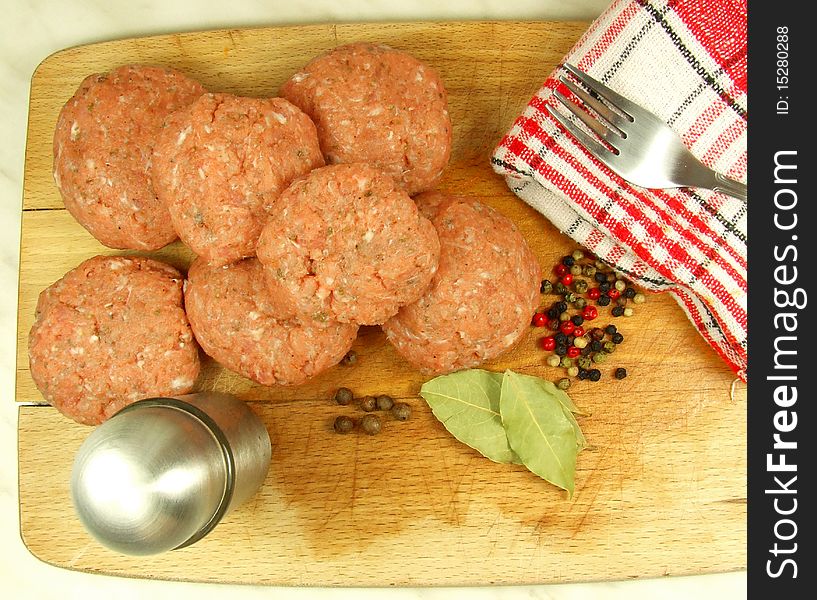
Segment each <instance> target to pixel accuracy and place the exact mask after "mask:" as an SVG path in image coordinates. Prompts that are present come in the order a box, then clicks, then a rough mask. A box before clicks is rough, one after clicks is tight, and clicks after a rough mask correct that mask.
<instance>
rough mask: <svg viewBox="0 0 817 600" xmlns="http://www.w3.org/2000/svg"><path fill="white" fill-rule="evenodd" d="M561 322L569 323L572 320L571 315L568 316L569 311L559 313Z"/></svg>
mask: <svg viewBox="0 0 817 600" xmlns="http://www.w3.org/2000/svg"><path fill="white" fill-rule="evenodd" d="M559 320H560V321H569V320H570V315H569V314H567V311H565V312H563V313H559Z"/></svg>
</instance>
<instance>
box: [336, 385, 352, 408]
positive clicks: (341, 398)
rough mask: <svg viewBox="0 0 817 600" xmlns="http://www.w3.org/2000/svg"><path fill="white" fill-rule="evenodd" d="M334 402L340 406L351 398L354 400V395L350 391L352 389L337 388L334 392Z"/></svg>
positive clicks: (344, 404) (347, 402)
mask: <svg viewBox="0 0 817 600" xmlns="http://www.w3.org/2000/svg"><path fill="white" fill-rule="evenodd" d="M334 398H335V402H337V403H338V404H340V405H341V406H346V405H347V404H349V403H350V402H351V401H352V400H354V398H355V395H354V394H353V393H352V390H350V389H349V388H345V387H342V388H338V391H336V392H335V396H334Z"/></svg>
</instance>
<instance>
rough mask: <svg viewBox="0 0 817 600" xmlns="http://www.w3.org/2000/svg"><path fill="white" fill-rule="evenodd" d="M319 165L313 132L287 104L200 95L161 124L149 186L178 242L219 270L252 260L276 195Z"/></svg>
mask: <svg viewBox="0 0 817 600" xmlns="http://www.w3.org/2000/svg"><path fill="white" fill-rule="evenodd" d="M322 165H323V157H322V156H321V152H320V147H319V145H318V136H317V132H316V131H315V125H314V124H313V123H312V121H311V120H310V119H309V117H307V116H306V115H305V114H304V113H302V112H301V111H300V110H298V109H297V108H296V107H295V106H293V105H292V104H290V103H289V102H287V101H286V100H284V99H282V98H244V97H240V96H231V95H229V94H205V95H204V96H201V97H200V98H199V99H198V100H197V101H196V102H194V103H193V104H191V105H190V106H189V107H188V108H187V109H185V110H182V111H179V112H177V113H175V114H173V115H171V117H170V118H168V119H167V122H166V126H165V127H164V129H163V130H162V133H161V134H160V137H159V139H158V141H157V142H156V150H155V152H154V163H153V182H154V186H155V187H156V191H157V192H158V194H159V197H160V198H161V199H162V200H163V201H164V202H165V204H166V205H167V207H168V209H169V210H170V215H171V218H172V219H173V225H174V227H175V228H176V231H177V232H178V234H179V237H180V238H181V239H182V241H183V242H184V243H185V244H187V245H188V246H189V247H190V248H191V249H192V250H193V252H195V253H196V254H198V255H199V256H201V257H202V258H204V259H205V260H207V261H210V262H212V263H214V264H217V265H225V264H228V263H231V262H234V261H236V260H239V259H241V258H244V257H247V256H254V255H255V244H256V242H257V241H258V234H260V233H261V228H262V226H263V224H264V222H265V221H266V218H267V213H268V212H269V211H270V208H271V207H272V205H273V203H274V202H275V201H276V199H277V198H278V195H279V194H280V193H281V191H283V190H284V188H286V186H287V185H289V183H290V182H291V181H292V180H293V179H295V178H296V177H298V176H299V175H303V174H305V173H308V172H309V171H311V170H312V169H314V168H315V167H320V166H322Z"/></svg>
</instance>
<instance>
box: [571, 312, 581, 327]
mask: <svg viewBox="0 0 817 600" xmlns="http://www.w3.org/2000/svg"><path fill="white" fill-rule="evenodd" d="M570 320H571V321H573V324H574V325H575V326H576V327H578V326H579V325H581V324H582V323H584V317H583V316H581V315H573V316H572V317H571V318H570Z"/></svg>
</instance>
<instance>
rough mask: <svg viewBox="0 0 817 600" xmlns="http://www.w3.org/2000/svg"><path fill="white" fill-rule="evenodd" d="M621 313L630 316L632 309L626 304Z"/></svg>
mask: <svg viewBox="0 0 817 600" xmlns="http://www.w3.org/2000/svg"><path fill="white" fill-rule="evenodd" d="M621 314H623V315H624V316H625V317H632V316H633V309H632V308H630V307H629V306H628V307H627V308H625V309H624V312H623V313H621Z"/></svg>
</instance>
